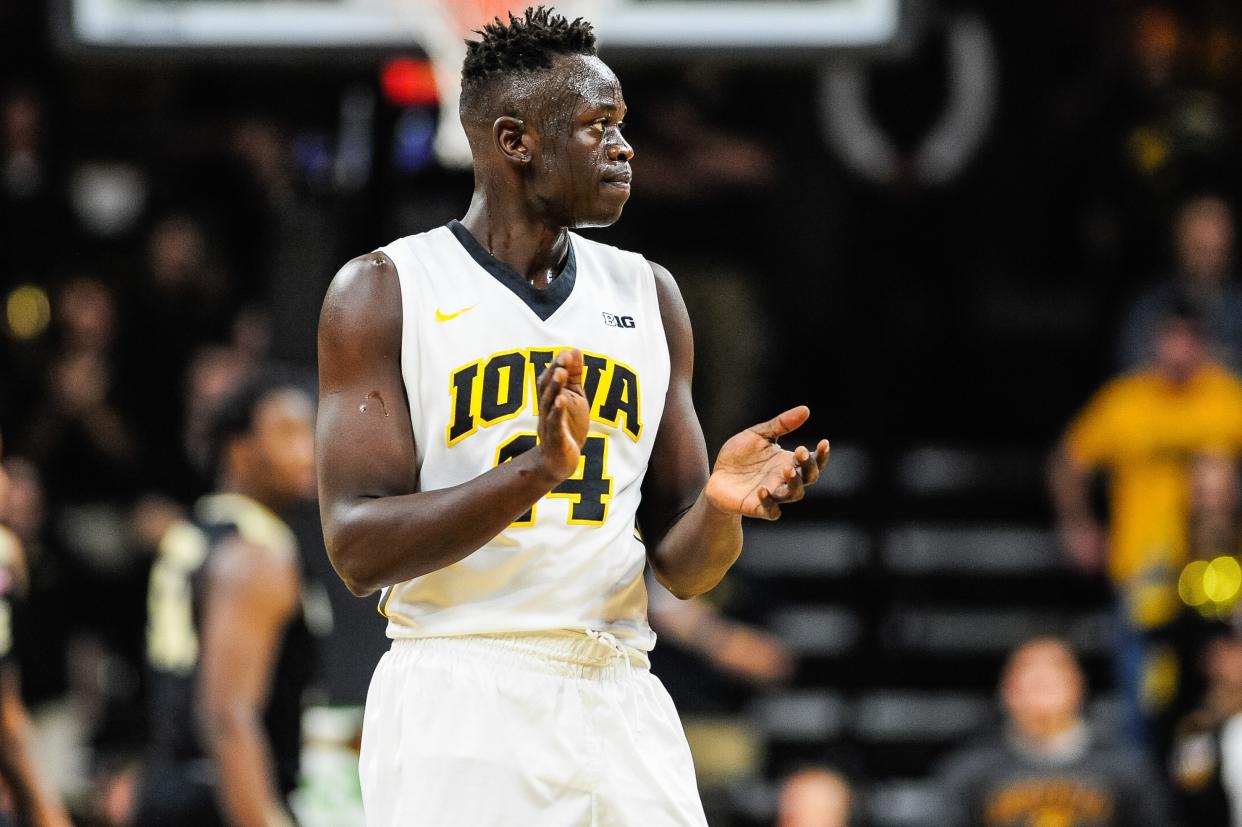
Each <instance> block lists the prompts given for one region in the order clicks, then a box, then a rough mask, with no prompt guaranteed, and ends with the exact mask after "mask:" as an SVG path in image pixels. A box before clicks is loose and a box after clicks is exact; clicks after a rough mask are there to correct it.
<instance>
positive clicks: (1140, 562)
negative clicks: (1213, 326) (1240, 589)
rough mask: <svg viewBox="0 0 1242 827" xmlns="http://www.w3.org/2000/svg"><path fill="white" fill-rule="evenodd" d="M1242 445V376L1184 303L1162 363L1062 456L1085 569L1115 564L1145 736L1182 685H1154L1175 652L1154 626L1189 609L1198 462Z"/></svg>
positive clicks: (1126, 670) (1126, 663) (1110, 390)
mask: <svg viewBox="0 0 1242 827" xmlns="http://www.w3.org/2000/svg"><path fill="white" fill-rule="evenodd" d="M1240 450H1242V382H1239V381H1238V379H1236V378H1235V377H1234V376H1232V375H1231V374H1229V373H1228V372H1226V371H1225V370H1224V369H1223V368H1221V367H1220V366H1219V365H1216V364H1215V363H1213V362H1211V361H1209V360H1208V358H1207V353H1206V346H1205V342H1204V334H1203V330H1202V326H1201V321H1200V319H1199V317H1198V316H1197V315H1196V314H1195V312H1194V310H1193V309H1192V308H1189V307H1187V306H1186V305H1184V304H1180V303H1179V304H1177V305H1174V306H1171V307H1168V308H1167V309H1166V310H1165V311H1164V312H1163V315H1162V316H1161V320H1160V322H1159V324H1158V325H1157V327H1156V331H1155V343H1154V357H1153V361H1152V362H1151V364H1150V365H1149V366H1148V367H1146V368H1144V369H1143V370H1140V371H1136V372H1134V373H1132V374H1128V375H1125V376H1122V377H1120V378H1118V379H1115V380H1113V381H1111V382H1109V383H1108V384H1106V385H1105V386H1104V387H1103V388H1102V389H1101V390H1100V391H1099V392H1097V393H1096V394H1095V396H1094V397H1093V398H1092V399H1091V400H1090V402H1088V404H1087V405H1086V407H1085V408H1084V409H1083V410H1082V412H1080V413H1079V414H1078V416H1077V417H1076V418H1075V419H1074V421H1073V422H1071V423H1070V425H1069V428H1068V429H1067V431H1066V433H1065V436H1064V438H1063V440H1062V442H1061V445H1060V447H1059V448H1058V450H1057V451H1056V453H1055V454H1054V456H1053V459H1052V462H1051V465H1050V483H1051V488H1052V497H1053V502H1054V505H1055V507H1056V511H1057V516H1058V520H1059V524H1060V530H1061V536H1062V539H1063V542H1064V543H1065V547H1066V549H1067V550H1068V551H1069V553H1070V555H1071V557H1072V559H1073V561H1074V562H1075V563H1076V564H1077V565H1078V566H1079V567H1080V568H1082V569H1083V570H1085V571H1088V572H1094V571H1097V570H1099V569H1100V568H1101V567H1106V568H1107V572H1108V574H1109V575H1110V577H1111V579H1112V582H1113V585H1114V587H1115V589H1116V592H1117V597H1118V601H1119V607H1118V608H1119V614H1120V617H1119V624H1118V628H1119V632H1120V634H1121V640H1120V642H1119V644H1118V646H1117V649H1116V653H1115V657H1116V664H1117V668H1118V679H1119V682H1120V686H1121V690H1122V692H1123V695H1124V698H1125V700H1126V702H1127V705H1128V707H1129V718H1130V722H1129V724H1130V727H1131V729H1132V735H1133V736H1134V737H1135V738H1136V739H1139V740H1141V739H1142V738H1143V737H1144V734H1143V730H1144V726H1143V720H1144V717H1145V716H1151V715H1155V714H1157V713H1159V711H1160V710H1161V708H1162V707H1163V706H1165V705H1166V704H1167V703H1168V702H1169V701H1170V700H1171V697H1170V692H1169V690H1170V689H1171V687H1169V686H1166V685H1164V684H1163V683H1161V682H1155V683H1151V684H1147V683H1146V680H1147V678H1148V677H1149V676H1151V675H1152V674H1154V673H1155V672H1157V671H1158V670H1159V669H1160V668H1163V667H1164V666H1167V665H1168V664H1167V663H1162V661H1170V660H1171V659H1172V657H1173V656H1172V653H1171V652H1168V651H1159V650H1152V649H1151V648H1150V647H1149V640H1148V638H1147V635H1148V633H1149V632H1150V631H1151V630H1152V629H1154V628H1157V627H1159V626H1162V625H1164V624H1166V623H1168V622H1169V621H1170V620H1172V619H1173V617H1174V616H1175V615H1176V614H1177V612H1178V606H1179V602H1178V600H1177V590H1176V589H1177V578H1178V575H1179V573H1180V572H1181V569H1182V566H1183V565H1185V563H1186V562H1187V559H1188V551H1187V537H1186V529H1187V520H1188V518H1189V516H1190V497H1189V495H1190V464H1191V462H1192V461H1193V459H1194V458H1195V457H1196V456H1198V455H1200V454H1204V453H1211V452H1219V453H1224V454H1226V455H1228V456H1237V454H1238V452H1239V451H1240ZM1098 471H1105V472H1107V473H1108V475H1109V494H1110V499H1111V517H1110V520H1109V528H1108V531H1107V532H1106V531H1105V529H1104V527H1103V526H1102V525H1101V524H1100V522H1099V520H1097V518H1096V517H1095V516H1094V513H1093V510H1092V504H1091V496H1090V490H1091V489H1090V483H1091V479H1092V475H1093V474H1094V473H1095V472H1098ZM1149 690H1150V691H1149ZM1157 690H1158V691H1157Z"/></svg>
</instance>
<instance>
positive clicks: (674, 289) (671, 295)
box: [644, 259, 689, 324]
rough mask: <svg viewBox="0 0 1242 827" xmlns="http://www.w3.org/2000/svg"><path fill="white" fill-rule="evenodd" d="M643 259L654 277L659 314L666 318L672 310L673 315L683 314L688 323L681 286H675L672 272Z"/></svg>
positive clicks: (675, 282)
mask: <svg viewBox="0 0 1242 827" xmlns="http://www.w3.org/2000/svg"><path fill="white" fill-rule="evenodd" d="M644 260H645V261H646V262H647V266H648V267H650V268H651V274H652V276H653V277H654V278H655V288H656V296H657V297H659V299H660V312H661V314H662V315H664V316H665V318H666V320H667V317H668V314H669V312H670V311H672V312H673V313H674V314H675V315H680V316H685V318H686V322H687V324H688V323H689V315H688V314H687V313H686V303H685V301H684V300H683V299H682V297H681V288H680V287H678V286H677V280H676V279H674V278H673V274H672V273H670V272H669V271H668V268H667V267H665V266H664V265H662V264H657V263H655V262H654V261H650V260H647V259H644ZM666 323H667V322H666Z"/></svg>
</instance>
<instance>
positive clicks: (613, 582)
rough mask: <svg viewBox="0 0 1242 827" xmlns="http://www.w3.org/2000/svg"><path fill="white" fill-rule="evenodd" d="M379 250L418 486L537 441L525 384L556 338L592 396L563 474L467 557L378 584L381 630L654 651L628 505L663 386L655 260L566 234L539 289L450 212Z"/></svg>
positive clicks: (481, 467)
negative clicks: (542, 636)
mask: <svg viewBox="0 0 1242 827" xmlns="http://www.w3.org/2000/svg"><path fill="white" fill-rule="evenodd" d="M381 252H383V253H385V254H386V255H387V256H388V258H389V259H391V260H392V262H393V264H394V265H396V269H397V275H398V278H399V281H400V283H401V302H402V320H403V328H402V334H401V372H402V377H403V378H404V380H405V390H406V395H407V397H408V399H409V406H410V420H411V424H412V425H413V429H414V439H415V442H416V444H417V449H418V466H419V483H418V485H419V490H421V491H432V490H435V489H439V488H448V487H450V486H454V485H459V484H461V483H465V482H468V481H470V480H472V479H474V478H475V477H478V476H480V475H481V474H484V473H486V472H487V471H488V470H490V469H491V468H494V467H495V466H496V465H498V464H500V463H502V462H506V461H507V460H509V459H512V458H513V457H515V456H517V455H518V454H521V453H523V452H525V451H527V450H529V449H530V448H532V447H534V445H535V444H536V434H537V432H538V410H537V405H538V394H537V392H536V382H537V381H538V378H539V376H540V375H541V374H542V373H543V371H544V368H545V367H546V366H547V365H548V363H549V362H551V361H552V359H553V358H554V357H555V355H556V354H557V353H558V352H559V351H561V350H563V349H565V348H569V347H576V348H579V349H580V350H581V351H582V352H583V354H584V363H585V365H584V368H585V370H584V374H583V389H584V391H585V392H586V395H587V398H588V401H589V402H590V405H591V423H590V432H589V436H588V437H587V441H586V445H585V447H584V448H583V455H582V461H581V464H580V465H579V468H578V471H577V473H576V474H574V476H573V477H571V478H570V479H568V480H566V481H565V482H564V483H562V484H561V485H559V486H558V487H557V488H556V489H554V490H553V491H552V492H551V493H550V494H548V495H547V496H546V497H544V498H543V499H541V500H540V501H539V502H538V503H536V504H535V506H534V507H533V508H532V509H531V510H530V511H529V512H528V513H527V514H525V515H523V516H522V517H520V518H519V519H518V520H517V521H516V522H514V523H513V524H512V525H510V526H509V527H508V528H506V529H505V530H504V531H502V532H501V533H500V534H499V535H498V536H497V537H496V538H495V539H493V540H492V541H491V542H489V543H488V544H487V545H485V546H483V547H482V548H480V549H478V550H477V551H475V552H474V553H472V554H470V555H469V556H468V557H466V558H465V559H464V560H461V561H460V562H457V563H455V564H453V565H451V566H448V567H446V568H444V569H441V570H439V571H435V572H432V573H430V574H426V575H423V576H422V577H416V578H414V579H413V580H407V581H405V582H404V583H397V584H396V585H393V586H390V587H389V588H387V589H385V590H384V593H383V594H382V595H381V603H380V611H381V612H382V613H383V614H384V615H385V616H386V617H387V618H388V635H389V637H393V638H406V637H433V636H446V635H470V634H490V633H505V632H528V631H540V632H546V631H553V630H562V629H571V630H597V631H600V632H610V633H612V634H613V635H615V636H616V638H617V639H618V640H620V641H621V642H623V643H625V644H626V645H629V646H633V647H635V648H637V649H642V650H650V649H651V648H652V646H653V645H654V643H655V636H654V634H653V633H652V631H651V629H650V627H649V626H648V625H647V592H646V586H645V584H644V582H643V570H644V566H645V564H646V552H645V549H644V547H643V544H642V541H641V540H640V539H639V537H638V534H637V530H636V523H635V516H636V514H637V511H638V503H639V499H640V497H641V486H642V482H643V476H644V474H645V473H646V471H647V463H648V460H649V459H650V458H651V446H652V444H653V443H654V442H655V436H656V431H657V430H658V429H659V427H660V417H661V416H662V414H663V412H664V397H665V393H666V392H667V390H668V381H669V355H668V345H667V343H666V341H665V337H664V325H663V323H662V321H661V318H660V305H659V300H658V298H657V296H656V285H655V276H654V274H653V273H652V271H651V265H650V264H649V263H648V262H647V261H646V259H644V258H643V257H642V256H639V255H636V254H634V253H627V252H623V251H621V250H618V249H616V248H615V247H609V246H607V245H604V244H599V243H597V242H593V241H589V240H587V239H585V238H582V237H581V236H578V235H576V234H574V233H570V251H569V257H568V260H567V262H566V264H565V268H564V270H563V272H562V273H561V275H559V276H558V277H557V278H555V279H554V280H553V281H552V283H551V284H550V285H548V287H546V288H544V289H542V290H540V289H536V288H534V287H532V286H531V285H530V284H529V283H528V282H527V281H526V280H525V279H524V278H522V277H521V276H520V275H518V274H517V273H516V272H515V271H514V270H513V269H512V268H510V267H508V266H507V265H505V264H504V263H502V262H500V261H498V260H497V259H495V258H494V257H493V256H492V255H491V254H489V253H488V252H487V250H485V249H484V248H483V246H482V245H481V244H479V243H478V241H477V240H475V238H474V237H473V236H472V235H471V234H470V233H469V231H468V230H466V228H465V227H464V226H462V225H461V224H460V223H459V222H456V221H454V222H451V223H450V224H449V225H448V226H447V227H441V228H439V229H435V230H432V231H430V232H427V233H422V234H420V235H414V236H409V237H406V238H403V239H400V240H398V241H395V242H393V243H392V244H390V245H388V246H387V247H384V248H382V250H381Z"/></svg>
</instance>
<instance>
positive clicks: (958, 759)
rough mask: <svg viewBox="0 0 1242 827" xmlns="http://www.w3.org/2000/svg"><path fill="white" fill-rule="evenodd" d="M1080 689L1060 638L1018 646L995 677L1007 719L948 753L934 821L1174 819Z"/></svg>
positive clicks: (961, 825)
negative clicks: (1091, 714)
mask: <svg viewBox="0 0 1242 827" xmlns="http://www.w3.org/2000/svg"><path fill="white" fill-rule="evenodd" d="M1085 695H1086V682H1085V681H1084V679H1083V674H1082V669H1081V668H1080V667H1079V664H1078V661H1077V659H1076V658H1075V657H1074V655H1073V653H1072V652H1071V651H1070V650H1069V648H1068V647H1067V646H1066V645H1065V643H1064V642H1062V641H1061V640H1058V639H1057V638H1034V639H1032V640H1029V641H1027V642H1026V643H1024V644H1023V645H1021V646H1019V647H1018V648H1017V649H1016V650H1015V651H1014V652H1013V654H1011V655H1010V656H1009V661H1008V663H1006V664H1005V670H1004V674H1003V675H1002V677H1001V686H1000V697H1001V702H1002V704H1003V706H1004V710H1005V719H1006V720H1005V728H1004V729H1003V730H1002V731H1000V732H995V733H992V734H990V735H988V736H985V737H984V738H982V739H981V740H980V741H978V742H976V743H975V744H973V745H972V746H968V747H966V748H964V749H962V750H960V751H958V752H956V753H954V754H952V755H951V756H949V758H948V759H946V761H945V764H944V766H943V767H942V769H941V773H940V775H939V779H938V781H939V784H938V787H939V793H940V796H941V812H940V813H939V818H937V819H936V820H935V824H936V825H938V827H1043V825H1055V827H1174V824H1175V822H1174V821H1173V820H1172V819H1171V818H1170V814H1169V811H1168V802H1167V797H1166V795H1165V793H1164V790H1163V789H1162V785H1161V784H1160V783H1159V780H1158V779H1157V777H1156V775H1155V773H1154V772H1152V769H1151V767H1150V766H1149V765H1148V763H1147V762H1146V761H1145V760H1144V759H1143V756H1141V755H1140V754H1138V753H1137V752H1135V751H1134V750H1129V749H1125V748H1122V747H1118V746H1117V745H1116V744H1113V743H1110V741H1109V738H1108V737H1107V736H1106V735H1105V734H1103V733H1101V732H1098V731H1096V730H1094V729H1093V728H1092V727H1090V726H1089V725H1088V724H1087V722H1086V720H1085V719H1084V717H1083V712H1082V707H1083V701H1084V700H1085ZM1194 827H1208V825H1194Z"/></svg>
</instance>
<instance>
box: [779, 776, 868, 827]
mask: <svg viewBox="0 0 1242 827" xmlns="http://www.w3.org/2000/svg"><path fill="white" fill-rule="evenodd" d="M851 799H852V796H851V794H850V785H849V782H848V781H846V780H845V778H844V777H843V776H841V774H840V773H837V772H834V771H832V770H829V769H824V768H821V767H807V768H805V769H801V770H798V771H797V772H795V773H794V774H792V775H790V776H789V777H788V778H786V779H785V781H784V783H783V784H781V793H780V799H779V802H778V803H777V815H776V827H848V825H850V824H853V823H854V822H852V821H850V806H851Z"/></svg>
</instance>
